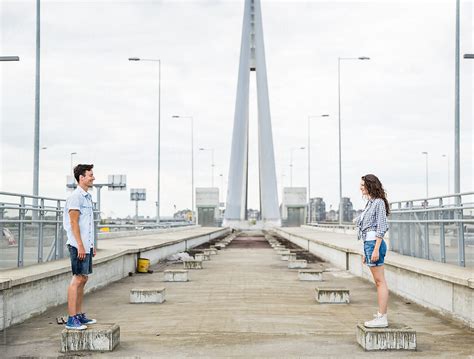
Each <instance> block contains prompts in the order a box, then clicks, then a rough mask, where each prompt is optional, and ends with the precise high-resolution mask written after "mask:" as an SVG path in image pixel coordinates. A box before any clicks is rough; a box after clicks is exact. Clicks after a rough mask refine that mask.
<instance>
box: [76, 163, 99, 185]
mask: <svg viewBox="0 0 474 359" xmlns="http://www.w3.org/2000/svg"><path fill="white" fill-rule="evenodd" d="M93 168H94V165H83V164H79V165H77V166H76V167H74V178H75V179H76V181H77V183H79V176H85V175H86V171H90V170H91V169H93Z"/></svg>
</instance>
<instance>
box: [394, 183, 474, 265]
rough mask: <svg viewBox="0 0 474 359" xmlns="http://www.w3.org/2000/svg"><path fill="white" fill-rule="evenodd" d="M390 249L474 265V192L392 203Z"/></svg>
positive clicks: (446, 261) (410, 254) (436, 259)
mask: <svg viewBox="0 0 474 359" xmlns="http://www.w3.org/2000/svg"><path fill="white" fill-rule="evenodd" d="M390 207H391V211H392V213H391V215H390V218H389V223H390V232H389V233H390V244H391V250H393V251H395V252H398V253H400V254H403V255H409V256H413V257H419V258H425V259H429V260H434V261H438V262H442V263H452V264H457V265H459V266H463V267H466V266H467V267H473V266H474V192H466V193H460V194H453V195H447V196H439V197H431V198H422V199H416V200H407V201H399V202H392V203H391V204H390Z"/></svg>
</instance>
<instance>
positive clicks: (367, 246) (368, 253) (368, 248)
mask: <svg viewBox="0 0 474 359" xmlns="http://www.w3.org/2000/svg"><path fill="white" fill-rule="evenodd" d="M375 242H376V241H365V242H364V254H365V264H367V265H368V266H369V267H378V266H382V265H383V263H384V260H385V254H387V244H386V243H385V241H384V240H382V243H381V244H380V248H379V260H378V261H377V262H372V261H371V260H370V257H372V252H373V251H374V248H375Z"/></svg>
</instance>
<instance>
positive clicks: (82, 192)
mask: <svg viewBox="0 0 474 359" xmlns="http://www.w3.org/2000/svg"><path fill="white" fill-rule="evenodd" d="M77 188H78V189H79V193H80V194H82V195H83V196H84V197H91V194H90V193H89V192H87V191H84V190H83V189H82V187H81V186H77Z"/></svg>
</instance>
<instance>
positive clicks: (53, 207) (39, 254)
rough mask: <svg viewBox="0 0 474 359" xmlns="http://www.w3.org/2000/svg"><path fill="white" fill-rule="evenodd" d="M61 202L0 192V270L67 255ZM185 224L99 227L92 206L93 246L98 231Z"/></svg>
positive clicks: (133, 229) (132, 229) (62, 200)
mask: <svg viewBox="0 0 474 359" xmlns="http://www.w3.org/2000/svg"><path fill="white" fill-rule="evenodd" d="M64 203H65V200H64V199H60V198H50V197H41V196H32V195H25V194H20V193H10V192H0V270H1V269H6V268H15V267H23V266H25V265H30V264H35V263H42V262H48V261H53V260H57V259H62V258H64V257H65V256H67V248H66V233H65V231H64V228H63V211H64ZM193 225H194V224H193V223H191V222H187V221H179V220H170V221H169V222H160V223H159V224H157V223H154V222H152V223H150V222H145V223H138V224H101V219H100V212H99V211H98V210H97V204H96V203H94V227H95V231H94V232H95V238H94V242H95V246H97V239H98V235H99V233H100V232H104V229H105V228H107V229H108V232H117V231H137V230H138V231H141V230H144V231H147V230H154V229H168V228H173V227H183V226H193Z"/></svg>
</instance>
